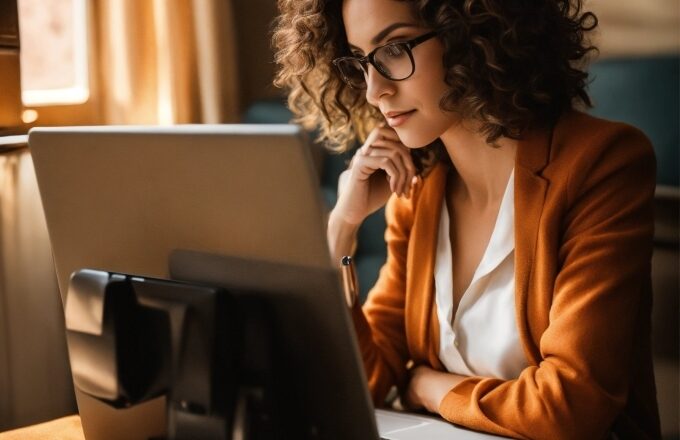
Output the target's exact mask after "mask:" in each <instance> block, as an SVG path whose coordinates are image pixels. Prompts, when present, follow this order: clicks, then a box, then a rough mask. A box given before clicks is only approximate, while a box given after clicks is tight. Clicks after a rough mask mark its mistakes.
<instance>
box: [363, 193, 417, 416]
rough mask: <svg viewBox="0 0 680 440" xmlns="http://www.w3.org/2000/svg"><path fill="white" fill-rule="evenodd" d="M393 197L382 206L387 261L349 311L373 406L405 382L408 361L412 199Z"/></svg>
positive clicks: (379, 404) (412, 196) (380, 403)
mask: <svg viewBox="0 0 680 440" xmlns="http://www.w3.org/2000/svg"><path fill="white" fill-rule="evenodd" d="M414 198H415V188H414V191H413V193H412V195H411V198H410V199H400V198H397V197H396V196H394V195H393V196H392V197H391V198H390V199H389V201H388V202H387V205H386V207H385V217H386V221H387V229H386V231H385V241H386V243H387V260H386V262H385V264H384V265H383V267H382V268H381V270H380V274H379V276H378V281H377V282H376V284H375V286H374V287H373V288H372V289H371V290H370V292H369V293H368V299H367V300H366V302H365V303H364V305H363V306H360V305H358V304H357V305H356V306H355V307H354V309H353V310H352V317H353V320H354V327H355V330H356V333H357V338H358V341H359V348H360V350H361V356H362V358H363V362H364V368H365V371H366V376H367V379H368V386H369V390H370V392H371V396H372V398H373V402H374V404H375V405H376V406H382V405H384V401H385V397H386V396H387V393H388V392H389V390H390V388H391V387H392V386H393V385H397V386H399V387H402V386H403V385H404V383H405V381H406V379H407V373H406V363H407V362H408V359H409V354H408V347H407V343H406V334H405V326H404V304H405V299H404V298H405V289H406V257H407V251H408V242H409V236H410V231H411V225H412V219H413V213H412V206H413V199H414Z"/></svg>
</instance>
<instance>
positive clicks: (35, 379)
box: [0, 148, 76, 431]
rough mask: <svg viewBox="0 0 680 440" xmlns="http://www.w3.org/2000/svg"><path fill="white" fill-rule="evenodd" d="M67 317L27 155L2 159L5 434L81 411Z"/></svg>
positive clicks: (1, 407)
mask: <svg viewBox="0 0 680 440" xmlns="http://www.w3.org/2000/svg"><path fill="white" fill-rule="evenodd" d="M66 353H67V352H66V340H65V338H64V318H63V312H62V304H61V299H60V296H59V290H58V287H57V279H56V275H55V271H54V265H53V263H52V253H51V249H50V246H49V239H48V235H47V226H46V225H45V217H44V216H43V210H42V204H41V202H40V196H39V194H38V187H37V182H36V180H35V173H34V171H33V163H32V161H31V156H30V154H29V153H28V151H27V150H26V149H25V148H23V149H18V150H14V151H11V152H9V153H4V154H2V155H0V431H3V430H5V429H10V428H13V427H17V426H22V425H27V424H31V423H36V422H40V421H44V420H48V419H52V418H55V417H60V416H63V415H66V414H72V413H74V412H75V411H76V407H75V399H74V395H73V387H72V381H71V374H70V370H69V367H68V359H67V354H66Z"/></svg>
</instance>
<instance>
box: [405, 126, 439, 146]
mask: <svg viewBox="0 0 680 440" xmlns="http://www.w3.org/2000/svg"><path fill="white" fill-rule="evenodd" d="M396 132H397V135H398V136H399V140H400V141H401V143H402V144H404V145H405V146H406V147H407V148H411V149H413V150H417V149H418V148H423V147H427V146H428V145H430V144H431V143H432V142H434V141H435V140H437V139H438V138H439V136H434V137H433V136H423V134H422V133H413V132H411V133H409V131H408V130H399V129H398V128H397V129H396Z"/></svg>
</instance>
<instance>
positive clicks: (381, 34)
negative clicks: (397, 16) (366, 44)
mask: <svg viewBox="0 0 680 440" xmlns="http://www.w3.org/2000/svg"><path fill="white" fill-rule="evenodd" d="M403 27H418V25H416V24H413V23H392V24H391V25H389V26H387V27H386V28H385V29H383V30H381V31H380V32H378V33H377V34H376V36H375V37H373V39H372V40H371V44H374V45H375V44H378V43H380V42H381V41H382V40H384V39H385V37H387V36H388V35H389V34H391V33H392V32H393V31H394V30H396V29H399V28H403ZM349 47H350V48H352V49H357V50H361V49H360V48H358V47H357V46H355V45H353V44H349Z"/></svg>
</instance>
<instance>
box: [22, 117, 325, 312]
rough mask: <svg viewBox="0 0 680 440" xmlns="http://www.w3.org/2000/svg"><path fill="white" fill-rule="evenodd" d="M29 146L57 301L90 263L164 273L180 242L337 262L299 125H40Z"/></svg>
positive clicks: (321, 263)
mask: <svg viewBox="0 0 680 440" xmlns="http://www.w3.org/2000/svg"><path fill="white" fill-rule="evenodd" d="M29 146H30V149H31V154H32V157H33V161H34V165H35V169H36V175H37V179H38V185H39V188H40V193H41V197H42V202H43V207H44V210H45V216H46V219H47V226H48V231H49V234H50V240H51V243H52V251H53V254H54V259H55V264H56V268H57V275H58V279H59V287H60V291H61V294H62V300H63V299H64V298H63V296H64V295H65V293H66V290H67V287H68V280H69V276H70V275H71V273H72V272H73V271H75V270H77V269H80V268H83V267H87V268H92V269H100V270H108V271H115V272H122V273H133V274H139V275H144V276H152V277H159V278H165V277H167V275H168V256H169V254H170V252H171V251H172V250H174V249H185V250H195V251H204V252H211V253H218V254H224V253H226V254H229V255H239V256H241V257H245V258H247V257H253V258H258V259H260V260H267V261H272V262H285V263H290V264H297V265H302V266H311V267H329V266H330V261H329V255H328V249H327V244H326V238H325V224H324V223H325V221H324V213H323V208H322V207H323V202H322V199H321V196H320V194H319V190H318V182H317V175H316V172H315V170H314V169H313V165H312V162H311V159H310V157H309V151H308V147H307V145H306V142H305V139H304V136H303V133H301V132H300V130H299V128H297V127H295V126H292V125H270V126H264V125H258V126H253V125H215V126H211V125H206V126H174V127H166V128H159V127H133V126H127V127H80V128H78V127H76V128H73V127H71V128H40V129H34V130H32V131H31V132H30V134H29Z"/></svg>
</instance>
